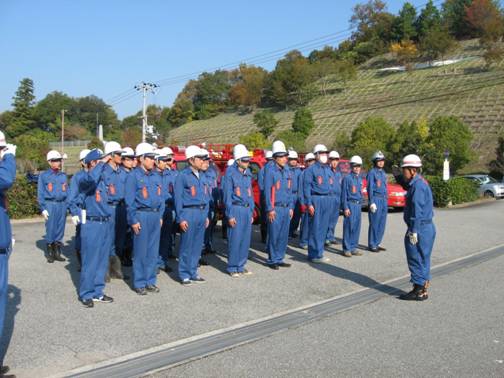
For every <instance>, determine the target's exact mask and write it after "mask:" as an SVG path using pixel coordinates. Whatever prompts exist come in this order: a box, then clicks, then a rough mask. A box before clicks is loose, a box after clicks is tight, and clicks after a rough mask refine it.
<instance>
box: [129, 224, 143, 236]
mask: <svg viewBox="0 0 504 378" xmlns="http://www.w3.org/2000/svg"><path fill="white" fill-rule="evenodd" d="M131 229H132V230H133V232H134V233H135V235H138V234H139V233H140V230H141V229H142V227H141V226H140V223H135V224H132V225H131Z"/></svg>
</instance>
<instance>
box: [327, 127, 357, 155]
mask: <svg viewBox="0 0 504 378" xmlns="http://www.w3.org/2000/svg"><path fill="white" fill-rule="evenodd" d="M351 144H352V141H351V139H350V135H348V133H346V132H345V131H343V130H340V131H337V132H336V135H335V137H334V140H333V142H332V144H331V145H330V149H331V150H334V151H338V153H339V154H340V156H342V157H343V156H346V157H348V156H349V155H350V149H351Z"/></svg>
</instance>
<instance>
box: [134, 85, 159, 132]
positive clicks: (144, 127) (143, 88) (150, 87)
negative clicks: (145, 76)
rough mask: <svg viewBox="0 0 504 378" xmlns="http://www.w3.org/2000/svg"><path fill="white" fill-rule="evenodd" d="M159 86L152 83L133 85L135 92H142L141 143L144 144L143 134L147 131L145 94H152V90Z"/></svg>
mask: <svg viewBox="0 0 504 378" xmlns="http://www.w3.org/2000/svg"><path fill="white" fill-rule="evenodd" d="M157 87H159V85H157V84H154V83H146V82H143V81H142V83H140V84H139V85H135V89H136V90H137V91H142V96H143V109H142V142H145V134H146V131H147V92H150V93H154V89H156V88H157Z"/></svg>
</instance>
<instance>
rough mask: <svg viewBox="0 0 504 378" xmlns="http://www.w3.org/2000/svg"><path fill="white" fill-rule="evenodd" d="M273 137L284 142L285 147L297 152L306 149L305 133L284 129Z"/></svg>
mask: <svg viewBox="0 0 504 378" xmlns="http://www.w3.org/2000/svg"><path fill="white" fill-rule="evenodd" d="M275 139H276V140H281V141H282V142H284V143H285V146H286V147H287V149H294V150H295V151H299V152H301V151H305V150H306V145H305V142H306V135H305V134H303V133H301V132H297V131H293V130H284V131H282V132H280V133H279V134H278V135H277V136H276V137H275Z"/></svg>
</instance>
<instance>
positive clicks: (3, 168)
mask: <svg viewBox="0 0 504 378" xmlns="http://www.w3.org/2000/svg"><path fill="white" fill-rule="evenodd" d="M15 178H16V159H15V158H14V155H13V154H5V155H4V157H3V159H2V160H0V338H1V336H2V332H3V327H4V320H5V310H6V308H7V296H8V295H7V290H8V280H9V256H10V253H11V251H12V230H11V224H10V220H9V216H8V215H7V209H6V207H5V192H6V191H7V190H8V189H9V188H10V187H11V186H12V184H13V183H14V179H15ZM2 359H3V356H0V366H3V363H2V362H3V361H2Z"/></svg>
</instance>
